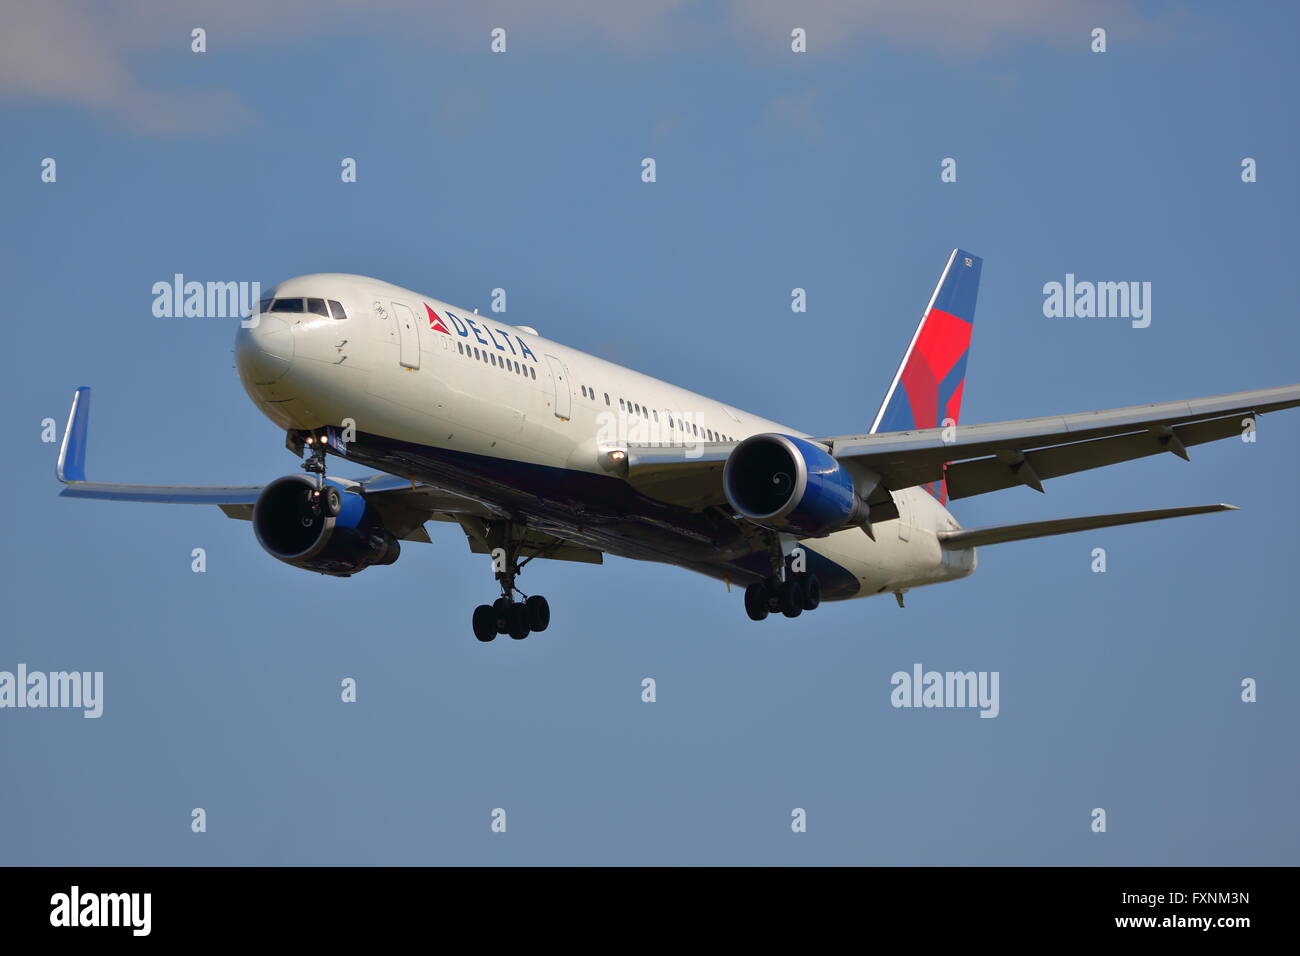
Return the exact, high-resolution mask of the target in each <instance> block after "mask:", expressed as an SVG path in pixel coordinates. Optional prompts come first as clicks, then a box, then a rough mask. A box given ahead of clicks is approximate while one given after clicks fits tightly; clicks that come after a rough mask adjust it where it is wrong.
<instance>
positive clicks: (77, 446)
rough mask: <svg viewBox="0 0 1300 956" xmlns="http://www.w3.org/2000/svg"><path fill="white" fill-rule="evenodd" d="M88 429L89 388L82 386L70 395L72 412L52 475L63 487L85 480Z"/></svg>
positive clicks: (69, 414) (69, 415)
mask: <svg viewBox="0 0 1300 956" xmlns="http://www.w3.org/2000/svg"><path fill="white" fill-rule="evenodd" d="M89 428H90V386H88V385H82V386H80V387H78V388H77V390H76V391H75V392H73V393H72V411H71V412H69V413H68V427H67V428H66V429H64V432H63V445H62V446H61V447H60V448H59V461H58V464H57V465H55V468H54V473H55V474H56V475H57V476H58V479H59V481H61V482H63V483H64V484H65V485H66V484H69V483H71V482H74V481H85V480H86V432H87V430H88V429H89Z"/></svg>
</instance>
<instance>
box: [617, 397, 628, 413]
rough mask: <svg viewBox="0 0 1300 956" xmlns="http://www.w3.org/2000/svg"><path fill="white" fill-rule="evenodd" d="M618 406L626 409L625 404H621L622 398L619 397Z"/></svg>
mask: <svg viewBox="0 0 1300 956" xmlns="http://www.w3.org/2000/svg"><path fill="white" fill-rule="evenodd" d="M618 407H619V408H620V409H621V410H623V411H626V410H627V406H626V405H624V404H623V399H621V398H620V399H619V400H618Z"/></svg>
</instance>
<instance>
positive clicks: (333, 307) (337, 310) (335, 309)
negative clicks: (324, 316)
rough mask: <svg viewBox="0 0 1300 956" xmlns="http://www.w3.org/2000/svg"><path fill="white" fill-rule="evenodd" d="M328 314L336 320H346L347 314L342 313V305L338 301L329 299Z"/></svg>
mask: <svg viewBox="0 0 1300 956" xmlns="http://www.w3.org/2000/svg"><path fill="white" fill-rule="evenodd" d="M329 304H330V312H331V313H332V314H333V316H334V318H336V319H346V318H347V317H348V314H347V313H346V312H344V311H343V304H342V303H341V302H339V300H338V299H330V300H329Z"/></svg>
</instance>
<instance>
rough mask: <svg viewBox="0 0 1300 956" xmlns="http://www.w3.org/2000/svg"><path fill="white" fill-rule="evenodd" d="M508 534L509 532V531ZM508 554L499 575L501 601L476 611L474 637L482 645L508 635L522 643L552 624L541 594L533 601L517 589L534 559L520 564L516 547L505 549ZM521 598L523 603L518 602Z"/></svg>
mask: <svg viewBox="0 0 1300 956" xmlns="http://www.w3.org/2000/svg"><path fill="white" fill-rule="evenodd" d="M507 530H508V529H507ZM502 550H503V551H504V553H505V570H504V571H497V572H496V579H497V582H498V583H499V584H500V585H501V597H499V598H497V599H496V600H495V601H493V602H492V603H491V604H480V605H479V606H478V607H476V608H475V609H474V619H473V624H474V636H475V637H476V638H478V639H479V640H480V641H482V642H483V643H485V644H486V643H487V642H488V641H491V640H495V639H496V636H497V635H498V634H509V635H510V636H511V637H512V638H513V639H514V640H516V641H522V640H523V639H524V638H525V637H527V636H528V635H529V634H531V633H533V632H535V631H536V632H540V631H544V630H546V628H547V627H548V626H549V625H550V623H551V606H550V604H548V603H547V601H546V598H544V597H542V596H541V595H540V594H534V595H532V596H531V597H530V596H529V595H526V594H524V592H523V591H520V590H519V588H517V587H516V586H515V578H516V577H518V575H519V573H520V571H521V570H522V569H523V566H524V565H525V564H527V563H528V562H529V561H531V560H532V558H525V559H524V560H523V561H522V562H521V561H520V560H519V548H518V545H517V544H513V543H512V544H509V545H507V546H506V547H504V548H502ZM516 594H518V595H519V597H520V598H522V600H519V601H516V600H515V599H514V596H515V595H516Z"/></svg>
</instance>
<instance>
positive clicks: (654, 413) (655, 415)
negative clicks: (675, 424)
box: [652, 410, 659, 424]
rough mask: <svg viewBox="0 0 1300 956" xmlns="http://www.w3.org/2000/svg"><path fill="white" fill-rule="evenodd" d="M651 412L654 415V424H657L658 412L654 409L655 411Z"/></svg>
mask: <svg viewBox="0 0 1300 956" xmlns="http://www.w3.org/2000/svg"><path fill="white" fill-rule="evenodd" d="M652 414H653V415H654V418H655V424H658V423H659V412H658V411H657V410H656V411H655V412H653V413H652Z"/></svg>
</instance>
